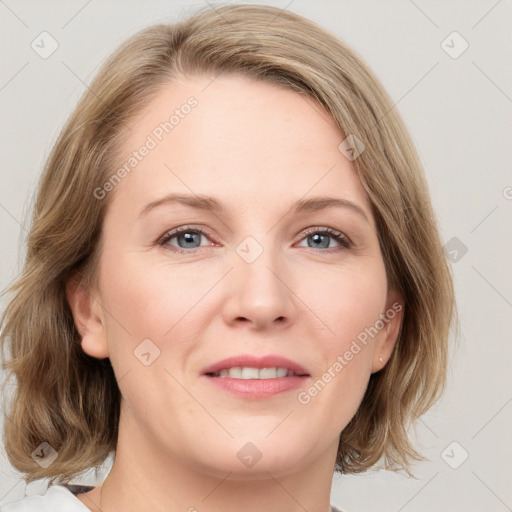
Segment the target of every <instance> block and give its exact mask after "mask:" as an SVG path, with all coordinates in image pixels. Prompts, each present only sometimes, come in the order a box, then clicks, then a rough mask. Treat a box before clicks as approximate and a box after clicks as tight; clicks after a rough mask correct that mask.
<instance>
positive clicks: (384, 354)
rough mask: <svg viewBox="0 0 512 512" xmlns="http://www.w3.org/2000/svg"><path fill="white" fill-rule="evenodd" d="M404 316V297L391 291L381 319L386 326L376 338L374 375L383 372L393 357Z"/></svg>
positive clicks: (373, 363) (373, 362) (373, 364)
mask: <svg viewBox="0 0 512 512" xmlns="http://www.w3.org/2000/svg"><path fill="white" fill-rule="evenodd" d="M403 316H404V300H403V297H402V295H401V294H400V293H399V292H398V291H397V290H395V289H391V290H389V292H388V296H387V299H386V308H385V310H384V312H383V314H382V315H381V317H380V318H381V319H382V323H383V324H384V326H383V328H382V329H381V331H380V332H379V335H378V336H377V337H376V338H375V346H374V352H373V361H372V373H375V372H378V371H379V370H382V368H384V366H386V363H387V362H388V360H389V358H390V357H391V354H392V353H393V348H394V347H395V344H396V342H397V340H398V335H399V334H400V327H401V325H402V320H403Z"/></svg>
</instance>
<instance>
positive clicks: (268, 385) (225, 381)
mask: <svg viewBox="0 0 512 512" xmlns="http://www.w3.org/2000/svg"><path fill="white" fill-rule="evenodd" d="M205 377H206V378H207V379H208V380H209V381H210V382H211V383H212V384H213V385H214V386H217V387H219V388H222V389H224V390H226V391H229V392H231V393H233V394H235V395H237V396H239V397H242V398H249V399H259V398H268V397H270V396H274V395H277V394H278V393H284V392H285V391H291V390H293V389H297V388H300V387H301V386H303V385H304V383H305V381H306V380H308V377H309V376H304V377H299V376H296V377H276V378H275V379H234V378H231V377H210V376H207V375H205Z"/></svg>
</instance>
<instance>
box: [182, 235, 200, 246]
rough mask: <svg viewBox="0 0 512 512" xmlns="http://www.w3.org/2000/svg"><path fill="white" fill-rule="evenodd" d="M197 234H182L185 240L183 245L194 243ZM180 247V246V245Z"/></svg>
mask: <svg viewBox="0 0 512 512" xmlns="http://www.w3.org/2000/svg"><path fill="white" fill-rule="evenodd" d="M197 235H198V233H184V234H182V235H181V236H182V237H183V238H184V239H185V243H187V244H188V243H190V242H194V240H193V238H194V237H195V236H197ZM180 245H181V244H180Z"/></svg>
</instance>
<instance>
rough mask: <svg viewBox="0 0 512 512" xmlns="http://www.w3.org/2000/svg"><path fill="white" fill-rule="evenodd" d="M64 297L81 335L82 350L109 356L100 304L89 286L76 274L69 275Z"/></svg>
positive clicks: (100, 357)
mask: <svg viewBox="0 0 512 512" xmlns="http://www.w3.org/2000/svg"><path fill="white" fill-rule="evenodd" d="M66 298H67V301H68V303H69V307H70V308H71V312H72V314H73V319H74V321H75V325H76V328H77V330H78V332H79V333H80V335H81V337H82V341H81V345H82V349H83V351H84V352H85V353H86V354H88V355H90V356H92V357H96V358H97V359H105V358H106V357H109V351H108V345H107V337H106V330H105V325H104V322H103V320H102V315H101V313H102V311H101V306H100V304H99V303H98V301H96V300H95V299H94V297H93V296H92V293H91V292H90V289H89V287H87V286H86V285H85V284H83V283H82V282H81V281H80V279H79V277H78V276H76V275H74V276H72V277H70V278H69V279H68V280H67V282H66Z"/></svg>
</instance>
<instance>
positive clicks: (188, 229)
mask: <svg viewBox="0 0 512 512" xmlns="http://www.w3.org/2000/svg"><path fill="white" fill-rule="evenodd" d="M181 233H195V234H201V235H205V236H206V237H208V233H207V232H205V231H203V230H202V229H196V228H194V227H193V226H181V227H179V228H176V229H174V230H173V231H169V232H167V233H166V234H165V235H164V236H162V237H161V238H160V240H159V241H158V244H159V245H161V246H164V245H166V244H167V242H169V240H171V239H172V238H174V237H176V236H178V235H180V234H181ZM315 234H322V235H329V236H330V237H331V238H334V239H335V240H336V241H337V242H338V243H339V244H340V246H341V247H331V248H328V249H323V250H321V251H320V252H326V253H332V252H338V251H342V250H344V249H349V248H350V247H351V246H352V243H351V242H350V240H349V239H348V238H347V237H346V236H345V235H344V234H343V233H342V232H341V231H336V230H335V229H331V228H327V227H323V228H308V229H306V231H305V232H304V236H303V237H302V238H301V239H300V241H302V240H303V239H304V238H307V237H308V236H312V235H315ZM168 247H169V248H170V249H168V250H170V251H172V252H178V253H184V254H193V253H195V252H196V251H198V250H199V249H201V247H195V248H193V249H190V250H187V249H181V248H180V247H175V246H171V245H168ZM210 247H211V246H210ZM309 249H313V247H309Z"/></svg>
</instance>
